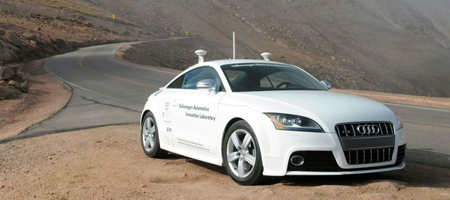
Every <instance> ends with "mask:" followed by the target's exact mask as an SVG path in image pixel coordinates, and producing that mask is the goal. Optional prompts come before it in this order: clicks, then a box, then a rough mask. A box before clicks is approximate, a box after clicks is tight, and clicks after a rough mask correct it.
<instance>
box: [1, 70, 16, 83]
mask: <svg viewBox="0 0 450 200" xmlns="http://www.w3.org/2000/svg"><path fill="white" fill-rule="evenodd" d="M2 71H3V73H1V74H0V80H8V79H10V78H12V77H13V76H14V74H15V72H14V70H13V69H12V68H11V67H2Z"/></svg>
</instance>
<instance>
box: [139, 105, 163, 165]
mask: <svg viewBox="0 0 450 200" xmlns="http://www.w3.org/2000/svg"><path fill="white" fill-rule="evenodd" d="M141 144H142V149H143V150H144V153H145V154H146V155H147V156H148V157H151V158H159V157H163V156H165V155H167V151H165V150H162V149H161V148H160V146H159V135H158V126H157V124H156V120H155V116H154V115H153V113H152V112H148V113H147V114H146V115H145V116H144V120H143V121H142V126H141Z"/></svg>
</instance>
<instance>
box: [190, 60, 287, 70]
mask: <svg viewBox="0 0 450 200" xmlns="http://www.w3.org/2000/svg"><path fill="white" fill-rule="evenodd" d="M241 63H272V64H284V65H289V64H286V63H280V62H274V61H267V60H256V59H234V60H233V59H228V60H212V61H206V62H203V63H198V64H196V65H194V66H192V67H193V68H194V67H199V66H205V65H209V66H212V67H220V66H222V65H228V64H241Z"/></svg>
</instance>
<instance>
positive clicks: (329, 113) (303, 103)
mask: <svg viewBox="0 0 450 200" xmlns="http://www.w3.org/2000/svg"><path fill="white" fill-rule="evenodd" d="M236 94H237V93H236ZM239 96H242V99H246V100H245V101H249V102H246V103H245V104H246V105H248V106H249V107H251V108H252V109H254V110H257V111H260V112H263V113H270V112H273V113H286V114H295V115H302V116H305V117H309V118H311V119H313V120H315V121H316V122H318V123H319V124H321V126H323V125H326V126H327V127H328V129H329V131H330V132H334V126H335V125H336V124H338V123H346V122H364V121H366V122H367V121H377V122H381V121H390V122H392V123H394V126H396V117H395V114H394V112H392V111H391V110H390V109H389V108H388V107H386V106H385V105H383V104H381V103H379V102H376V101H373V100H371V99H367V98H364V97H359V96H354V95H348V94H343V93H337V92H330V91H258V92H243V93H239ZM240 99H241V98H240Z"/></svg>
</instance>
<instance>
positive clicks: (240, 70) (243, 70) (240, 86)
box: [221, 63, 327, 92]
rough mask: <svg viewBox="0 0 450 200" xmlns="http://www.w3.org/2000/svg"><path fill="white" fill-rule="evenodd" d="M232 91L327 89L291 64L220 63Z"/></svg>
mask: <svg viewBox="0 0 450 200" xmlns="http://www.w3.org/2000/svg"><path fill="white" fill-rule="evenodd" d="M221 68H222V71H223V72H224V74H225V76H226V78H227V81H228V83H229V84H230V87H231V89H232V90H233V92H244V91H266V90H327V89H326V87H325V86H324V85H323V84H322V83H320V82H319V81H317V80H316V79H315V78H314V77H312V76H311V75H309V74H308V73H306V72H305V71H303V70H301V69H300V68H298V67H296V66H293V65H283V64H271V63H244V64H229V65H222V66H221Z"/></svg>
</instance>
